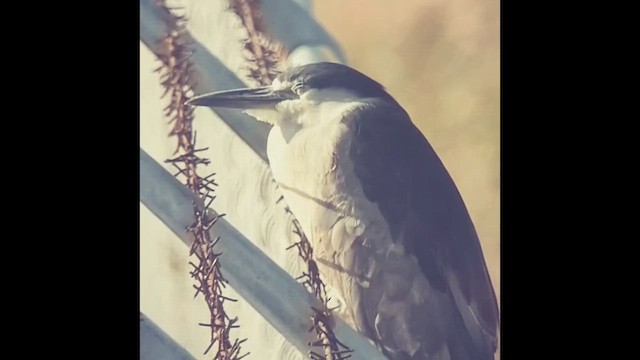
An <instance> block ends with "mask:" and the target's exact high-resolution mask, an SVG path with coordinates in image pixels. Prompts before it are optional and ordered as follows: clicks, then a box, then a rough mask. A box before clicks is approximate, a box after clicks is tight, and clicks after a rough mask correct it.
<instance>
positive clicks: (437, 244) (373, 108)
mask: <svg viewBox="0 0 640 360" xmlns="http://www.w3.org/2000/svg"><path fill="white" fill-rule="evenodd" d="M343 123H344V124H345V125H346V126H348V127H349V129H350V130H351V132H352V136H351V144H350V148H349V151H348V152H349V157H350V159H351V162H352V164H353V167H354V172H355V174H356V176H357V177H358V178H359V180H360V182H361V184H362V188H363V192H364V194H365V196H366V197H367V198H368V200H369V201H371V202H373V203H376V204H377V205H378V208H379V210H380V212H381V213H382V215H383V216H384V218H385V220H386V222H387V223H388V225H389V230H390V232H391V235H392V237H393V238H394V241H398V242H401V243H402V245H403V246H404V247H405V249H406V251H407V252H408V253H410V254H413V255H415V257H416V258H417V260H418V263H419V265H420V268H421V270H422V273H423V275H424V276H425V278H426V279H427V280H428V282H429V286H430V287H431V288H432V290H436V291H438V292H442V293H448V294H449V295H450V297H451V299H452V300H451V301H452V302H453V303H454V304H455V307H456V308H457V311H458V313H459V314H460V316H461V320H462V322H463V323H464V325H465V327H466V329H467V331H468V333H469V335H470V336H471V338H472V341H473V343H475V344H476V345H477V346H479V347H482V348H484V349H487V351H491V349H493V350H495V346H496V344H495V341H496V333H497V326H498V325H497V323H498V310H497V302H496V298H495V294H494V291H493V287H492V285H491V281H490V278H489V274H488V271H487V268H486V264H485V261H484V257H483V254H482V249H481V247H480V243H479V240H478V237H477V234H476V231H475V228H474V226H473V223H472V221H471V218H470V216H469V214H468V212H467V209H466V206H465V204H464V202H463V200H462V198H461V196H460V194H459V192H458V189H457V187H456V186H455V183H454V182H453V180H452V178H451V177H450V175H449V173H448V172H447V170H446V168H445V166H444V164H443V163H442V161H441V160H440V159H439V157H438V156H437V154H436V153H435V151H434V150H433V148H432V147H431V145H430V144H429V142H428V141H427V139H426V138H425V137H424V136H423V135H422V133H421V132H420V131H419V130H418V128H417V127H416V126H415V125H414V124H413V122H412V121H411V119H410V117H409V115H408V114H407V112H406V111H405V110H404V109H402V107H401V106H400V105H398V104H397V103H396V102H395V101H388V100H374V101H370V102H367V103H364V104H363V105H362V106H361V107H360V108H358V109H357V111H352V112H350V113H349V114H347V115H346V116H345V117H344V119H343Z"/></svg>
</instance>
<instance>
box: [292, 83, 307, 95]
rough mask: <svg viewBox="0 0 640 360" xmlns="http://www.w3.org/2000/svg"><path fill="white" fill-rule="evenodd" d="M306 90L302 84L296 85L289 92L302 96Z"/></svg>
mask: <svg viewBox="0 0 640 360" xmlns="http://www.w3.org/2000/svg"><path fill="white" fill-rule="evenodd" d="M308 89H309V87H308V86H306V85H305V84H303V83H296V84H294V85H293V86H292V87H291V91H293V92H294V93H296V94H298V96H302V94H304V93H305V92H306V91H307V90H308Z"/></svg>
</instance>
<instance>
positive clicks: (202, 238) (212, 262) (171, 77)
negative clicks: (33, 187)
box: [157, 0, 247, 360]
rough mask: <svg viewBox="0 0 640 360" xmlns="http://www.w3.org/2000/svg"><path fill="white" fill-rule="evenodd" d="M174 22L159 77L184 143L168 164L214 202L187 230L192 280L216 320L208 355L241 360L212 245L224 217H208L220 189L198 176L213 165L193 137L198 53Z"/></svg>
mask: <svg viewBox="0 0 640 360" xmlns="http://www.w3.org/2000/svg"><path fill="white" fill-rule="evenodd" d="M158 1H159V4H160V5H161V6H164V7H165V8H166V3H164V0H158ZM173 16H174V18H173V19H171V20H172V21H170V22H168V24H167V25H168V27H169V29H170V30H169V31H168V34H167V36H166V37H165V38H164V39H163V40H162V41H163V47H164V48H165V49H166V50H167V51H166V54H167V55H164V56H161V57H160V60H161V61H162V66H160V67H159V68H158V70H157V71H161V77H160V79H161V83H162V85H163V86H164V87H165V92H164V94H163V97H165V96H169V105H167V107H166V108H165V109H164V111H165V115H166V116H167V117H168V118H169V123H170V124H173V129H172V130H171V132H170V134H169V135H170V136H175V137H176V138H177V140H178V144H177V147H176V150H175V152H174V155H175V157H174V158H172V159H167V160H166V162H167V163H170V164H172V165H173V166H174V167H175V168H176V169H177V170H178V172H177V173H176V174H175V176H177V177H183V178H184V179H185V183H186V185H187V187H189V189H191V191H193V192H194V193H195V194H198V195H201V196H204V197H205V198H208V199H209V200H208V201H205V202H206V207H205V208H204V209H200V208H199V207H198V206H197V205H196V204H195V203H194V204H193V214H194V218H195V220H194V222H193V224H192V225H191V226H189V227H188V228H187V231H188V232H190V233H191V234H192V235H193V238H194V242H193V246H192V247H191V250H190V253H189V255H190V256H195V257H196V258H197V261H196V262H189V265H191V267H192V268H193V269H192V271H190V273H189V274H190V275H191V277H192V278H194V279H195V280H196V282H197V285H195V284H194V285H193V287H194V288H195V290H196V292H195V295H194V297H197V296H198V295H199V294H203V296H204V299H205V302H206V303H207V306H208V307H209V311H210V314H211V319H210V322H209V323H208V324H203V323H200V324H199V325H201V326H206V327H209V328H211V342H210V344H209V346H208V347H207V348H206V350H205V352H204V353H205V354H207V353H208V352H209V351H210V350H211V349H212V348H214V346H215V355H214V359H215V360H238V359H241V358H243V357H244V356H246V355H247V354H244V355H242V356H240V353H241V348H240V344H242V343H243V342H244V341H245V340H246V339H243V340H237V339H236V340H235V341H233V342H232V341H231V339H230V334H229V333H230V331H231V329H234V328H237V327H238V325H237V321H238V318H234V319H230V318H229V316H228V315H227V314H226V313H225V311H224V302H225V301H227V300H228V301H236V300H234V299H230V298H229V297H226V296H224V295H222V289H223V288H224V287H225V286H226V284H225V283H226V282H227V281H226V280H225V278H224V276H223V275H222V272H221V270H220V261H219V260H220V255H221V254H220V253H216V252H215V251H214V247H215V244H216V243H217V242H218V241H219V240H220V238H215V239H211V237H210V235H209V230H210V228H211V227H212V226H213V225H214V224H215V223H216V221H217V220H218V219H219V218H220V217H221V216H222V215H219V216H214V217H210V216H209V215H208V214H209V212H208V211H207V210H208V208H209V205H211V202H212V201H213V198H214V196H213V195H211V193H213V192H214V187H215V186H217V184H216V183H215V182H214V181H213V179H212V177H213V174H212V175H208V176H206V177H201V176H200V175H198V172H197V170H198V166H200V165H205V166H206V165H208V164H209V163H210V160H209V159H206V158H204V157H201V156H200V155H199V154H200V153H201V152H202V151H204V150H206V148H200V149H199V148H197V147H196V134H195V132H194V131H193V107H192V106H190V105H187V104H185V102H186V100H188V98H189V97H190V96H191V94H192V87H191V86H190V84H191V81H192V80H193V79H191V66H192V65H191V62H190V60H189V57H190V56H191V54H192V52H191V51H190V50H189V44H188V42H187V41H186V40H185V39H186V37H185V36H184V34H185V33H186V30H185V23H186V18H185V17H184V16H178V15H175V14H173Z"/></svg>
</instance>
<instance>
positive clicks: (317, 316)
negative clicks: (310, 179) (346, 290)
mask: <svg viewBox="0 0 640 360" xmlns="http://www.w3.org/2000/svg"><path fill="white" fill-rule="evenodd" d="M282 199H283V198H280V200H282ZM280 200H279V201H280ZM285 211H286V212H287V213H289V214H290V215H291V216H292V223H293V232H294V233H295V234H296V235H298V237H299V238H300V241H298V242H297V243H295V244H293V245H291V246H289V247H288V248H287V250H290V249H293V248H294V247H295V248H297V249H298V255H300V257H301V258H302V260H303V261H304V262H305V264H307V272H303V273H302V275H301V276H299V277H298V278H297V279H296V280H302V284H304V286H305V287H306V288H307V289H308V290H309V291H310V292H311V293H312V294H313V295H315V296H316V297H317V298H318V299H319V300H320V302H321V303H322V304H323V308H322V309H316V308H312V309H313V311H314V314H313V316H312V317H311V322H312V325H311V328H309V331H313V330H315V332H316V335H317V337H318V340H317V341H315V342H313V343H311V344H309V345H311V346H314V347H319V348H322V352H323V353H322V354H320V353H317V352H315V351H311V352H310V353H309V357H310V358H311V359H313V360H323V359H325V360H344V359H348V358H350V357H351V353H352V352H353V350H352V349H350V348H349V347H348V346H347V345H345V344H343V343H342V342H340V341H339V340H338V339H337V338H336V335H335V334H334V333H333V329H332V324H333V322H332V316H333V315H332V314H331V309H329V307H328V302H329V300H330V298H328V297H327V290H326V288H325V285H324V282H323V281H322V279H320V271H319V270H318V264H317V263H316V262H315V260H313V248H312V247H311V243H310V242H309V240H308V239H307V236H306V235H305V234H304V232H303V231H302V229H301V228H300V223H299V222H298V220H297V219H296V218H295V217H294V216H293V213H291V210H290V209H289V207H288V206H287V207H285Z"/></svg>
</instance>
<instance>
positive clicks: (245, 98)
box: [187, 86, 298, 109]
mask: <svg viewBox="0 0 640 360" xmlns="http://www.w3.org/2000/svg"><path fill="white" fill-rule="evenodd" d="M297 98H298V96H297V95H296V93H294V92H293V91H290V90H288V89H287V90H281V91H273V90H272V89H271V87H270V86H264V87H259V88H253V89H238V90H226V91H218V92H213V93H209V94H203V95H198V96H195V97H193V98H191V99H190V100H189V101H187V104H191V105H195V106H209V107H221V108H230V109H267V108H273V107H274V106H275V105H276V104H277V103H279V102H281V101H283V100H290V99H297Z"/></svg>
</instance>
